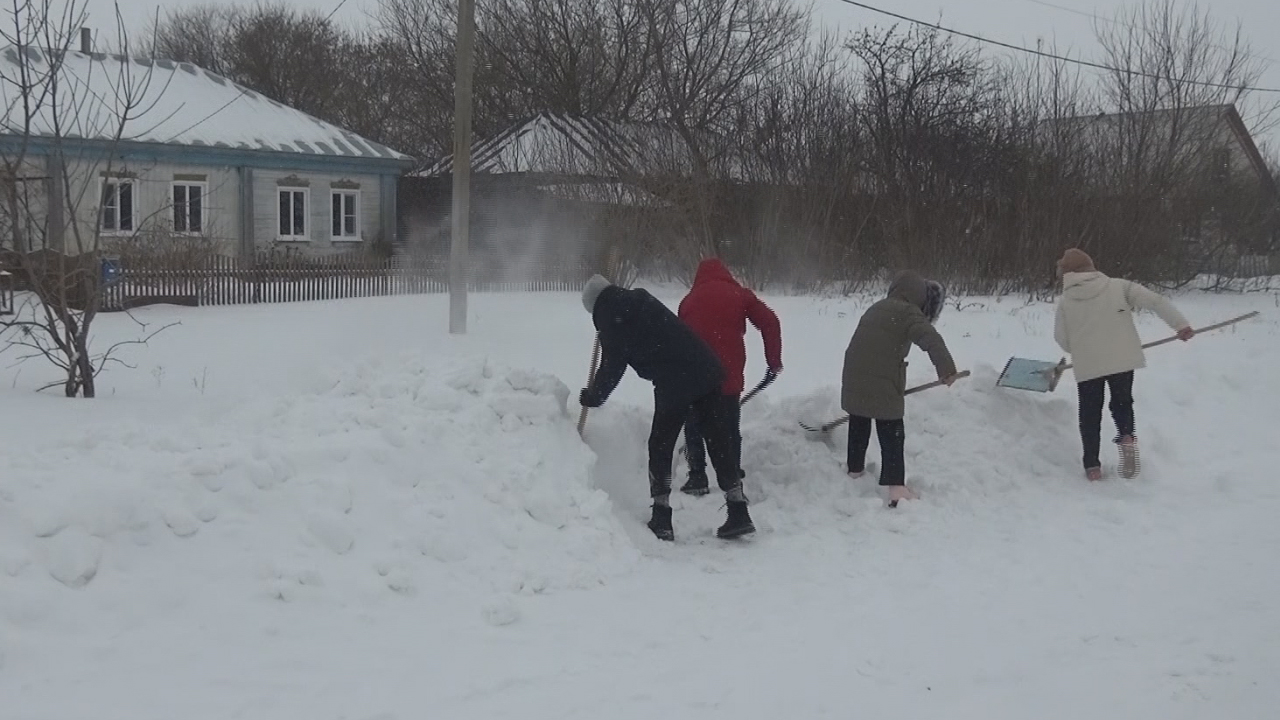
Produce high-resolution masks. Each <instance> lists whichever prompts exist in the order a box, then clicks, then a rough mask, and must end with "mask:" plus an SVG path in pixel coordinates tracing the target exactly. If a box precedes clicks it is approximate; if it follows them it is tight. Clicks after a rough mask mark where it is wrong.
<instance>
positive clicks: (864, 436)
mask: <svg viewBox="0 0 1280 720" xmlns="http://www.w3.org/2000/svg"><path fill="white" fill-rule="evenodd" d="M930 285H931V283H929V282H928V281H926V280H925V279H924V278H923V277H921V276H920V275H919V274H918V273H915V272H912V271H910V270H908V271H905V272H901V273H899V274H898V276H897V277H896V278H894V280H893V283H892V284H890V285H889V295H888V297H886V298H885V299H883V300H881V301H879V302H877V303H876V304H874V305H872V306H871V307H870V308H868V309H867V311H866V312H865V313H863V315H862V319H861V320H860V321H859V322H858V328H857V330H855V331H854V333H853V338H852V339H851V340H850V341H849V347H848V349H846V350H845V353H844V375H843V379H842V382H841V388H840V405H841V407H842V408H844V410H845V412H847V413H849V455H848V461H849V475H851V476H852V477H861V476H862V474H863V472H865V467H866V466H865V462H866V455H867V446H868V445H869V444H870V442H871V425H872V422H873V421H874V422H875V425H876V435H877V436H878V437H879V439H880V456H881V465H882V467H881V469H880V484H881V485H882V486H886V487H888V488H889V503H890V505H895V506H896V505H897V503H898V501H899V500H906V499H911V498H914V497H916V495H915V493H914V492H912V491H911V490H910V489H908V488H907V486H906V461H905V458H904V453H903V443H904V441H905V438H906V427H905V424H904V422H903V416H904V415H905V414H906V402H905V393H906V389H907V387H906V386H907V363H906V357H907V353H908V352H910V350H911V346H912V345H913V344H914V345H916V346H918V347H919V348H920V349H921V350H924V351H925V352H926V353H928V354H929V360H930V361H932V362H933V367H934V369H936V370H937V372H938V379H940V380H942V381H943V382H945V383H946V384H947V385H951V383H953V382H955V376H956V365H955V362H954V361H953V360H952V359H951V352H950V351H949V350H947V344H946V343H945V342H944V341H943V340H942V336H941V335H939V334H938V331H937V330H936V329H935V328H934V326H933V321H934V320H936V319H937V313H938V312H939V311H940V309H941V302H940V299H939V297H938V295H939V294H940V292H941V286H939V285H937V284H936V283H932V285H934V286H935V290H936V291H937V292H935V293H934V298H933V300H934V301H933V302H931V301H930V300H931V298H930V294H931V293H930ZM926 310H929V311H931V312H930V314H929V315H926Z"/></svg>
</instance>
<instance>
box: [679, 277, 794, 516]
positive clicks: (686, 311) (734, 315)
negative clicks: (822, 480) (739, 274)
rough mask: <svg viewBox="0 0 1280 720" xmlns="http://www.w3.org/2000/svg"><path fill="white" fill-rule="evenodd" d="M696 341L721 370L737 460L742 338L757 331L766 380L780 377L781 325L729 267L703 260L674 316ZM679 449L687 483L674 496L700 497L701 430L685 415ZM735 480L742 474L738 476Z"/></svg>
mask: <svg viewBox="0 0 1280 720" xmlns="http://www.w3.org/2000/svg"><path fill="white" fill-rule="evenodd" d="M677 312H678V314H679V316H680V319H681V320H684V321H685V323H686V324H688V325H689V327H690V328H692V329H693V331H694V332H695V333H697V335H698V337H700V338H702V339H703V340H705V341H706V343H707V344H708V345H710V346H711V349H712V350H713V351H715V354H716V357H718V358H720V363H721V364H722V365H723V366H724V369H725V380H724V384H723V385H721V386H720V395H721V398H722V400H723V402H724V408H723V410H722V412H724V413H725V414H727V415H729V416H731V418H732V423H733V431H734V441H735V442H736V443H737V445H738V456H739V458H741V456H742V428H741V422H742V421H741V414H740V412H739V410H738V408H739V404H740V400H739V398H740V397H741V395H742V391H743V389H744V388H745V387H746V379H745V378H744V377H743V371H744V369H745V367H746V364H747V347H746V344H745V343H744V342H743V337H744V336H745V335H746V333H747V323H748V322H750V323H751V324H752V325H754V326H755V328H756V329H757V330H759V331H760V337H761V338H762V339H763V340H764V357H765V363H766V364H767V366H768V371H767V373H766V375H765V377H766V379H767V380H772V379H773V378H774V377H777V375H778V373H780V372H782V326H781V324H780V323H779V322H778V316H777V314H775V313H774V312H773V310H771V309H770V308H769V306H768V305H765V304H764V302H762V301H761V300H760V298H758V297H756V294H755V293H753V292H751V291H750V290H748V289H747V288H745V287H743V286H742V285H740V284H738V281H737V280H734V278H733V275H732V274H731V273H730V272H729V268H727V267H725V264H724V263H723V262H722V261H721V260H720V259H719V258H707V259H706V260H703V261H702V262H701V263H699V264H698V271H697V273H695V275H694V278H693V287H692V288H690V289H689V294H688V295H685V297H684V300H681V301H680V308H679V310H678V311H677ZM684 438H685V445H686V447H687V448H688V460H689V480H688V482H686V483H685V484H684V487H682V488H680V492H683V493H688V494H689V495H706V494H707V493H708V492H710V490H709V488H708V486H707V458H706V453H705V451H704V448H703V438H702V430H701V428H700V426H699V425H698V419H697V417H696V416H695V415H693V414H691V415H690V416H689V419H688V421H687V422H686V423H685V426H684ZM738 475H739V477H743V476H744V474H743V473H742V472H741V471H739V473H738Z"/></svg>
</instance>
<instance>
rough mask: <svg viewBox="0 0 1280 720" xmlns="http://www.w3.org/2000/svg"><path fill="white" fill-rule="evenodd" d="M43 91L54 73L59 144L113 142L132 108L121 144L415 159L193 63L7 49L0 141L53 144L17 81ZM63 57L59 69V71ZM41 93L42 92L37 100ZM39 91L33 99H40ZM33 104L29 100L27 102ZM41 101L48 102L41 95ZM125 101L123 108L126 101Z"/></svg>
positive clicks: (2, 65) (49, 112)
mask: <svg viewBox="0 0 1280 720" xmlns="http://www.w3.org/2000/svg"><path fill="white" fill-rule="evenodd" d="M20 52H22V53H25V54H26V59H25V65H26V67H27V69H28V72H27V75H28V77H35V78H38V79H40V85H41V86H43V85H46V84H47V82H48V79H49V76H50V75H51V74H52V73H51V71H50V68H51V63H52V64H53V65H52V66H53V67H56V68H57V70H58V82H59V85H58V92H57V109H58V113H57V119H58V127H60V128H61V130H60V135H61V137H63V138H74V139H84V140H114V139H115V134H116V131H117V125H118V123H119V116H120V113H121V111H122V110H123V107H124V105H125V104H126V102H128V104H129V106H131V107H132V110H131V112H130V116H129V118H128V120H127V121H126V123H125V127H124V133H123V135H122V136H121V137H120V138H119V140H120V141H121V142H136V143H154V144H161V145H169V146H173V145H177V146H187V147H192V148H204V149H210V148H222V149H230V150H249V151H262V152H272V153H296V154H299V155H308V156H312V157H333V158H343V159H346V160H348V161H351V160H372V161H391V162H396V163H403V164H405V165H409V164H410V163H412V162H413V158H411V157H409V156H408V155H404V154H403V153H399V152H396V151H395V150H392V149H390V148H388V147H386V146H384V145H380V144H378V143H375V142H373V141H371V140H368V139H365V138H363V137H361V136H359V135H356V134H355V133H353V132H350V131H348V130H344V129H343V128H340V127H338V126H336V125H333V124H330V123H327V122H324V121H322V120H319V119H317V118H315V117H312V116H311V115H308V114H307V113H304V112H302V111H301V110H296V109H294V108H291V107H289V106H287V105H283V104H281V103H279V102H276V101H275V100H272V99H270V98H268V97H266V96H264V95H261V94H259V93H256V92H254V91H252V90H249V89H248V88H245V87H243V86H241V85H237V84H236V83H233V82H231V81H230V80H228V79H226V78H224V77H222V76H220V75H217V74H215V73H211V72H209V71H207V70H205V69H203V68H200V67H197V66H195V65H192V64H191V63H179V62H173V61H170V60H162V59H154V60H153V59H150V58H130V57H124V56H121V55H108V54H103V53H82V52H76V51H67V52H65V53H60V54H59V53H53V52H46V51H42V50H38V49H35V48H30V47H27V48H22V49H18V48H15V47H13V46H10V47H7V48H5V49H4V50H3V51H0V103H3V113H4V114H3V117H2V118H0V121H2V124H0V132H4V133H6V134H10V135H13V134H26V133H29V135H30V136H31V137H42V136H43V137H52V136H54V134H55V131H54V128H55V124H54V119H55V113H54V112H53V111H54V103H53V102H52V101H51V100H49V99H46V100H45V102H44V104H43V105H40V106H38V109H37V110H36V112H34V113H33V117H32V118H31V119H30V120H31V125H30V129H29V130H26V129H25V128H26V126H27V118H26V112H25V111H24V109H23V101H22V88H21V87H20V86H19V85H18V80H17V79H18V78H19V77H20V75H19V71H20V70H21V68H22V65H23V59H22V57H21V56H20V55H19V53H20ZM60 55H61V62H58V59H59V56H60ZM42 90H43V87H41V88H40V91H42ZM40 91H37V92H40ZM29 95H31V93H29ZM45 97H46V98H49V97H50V96H48V95H46V96H45ZM126 97H129V98H130V100H128V101H126V99H125V98H126Z"/></svg>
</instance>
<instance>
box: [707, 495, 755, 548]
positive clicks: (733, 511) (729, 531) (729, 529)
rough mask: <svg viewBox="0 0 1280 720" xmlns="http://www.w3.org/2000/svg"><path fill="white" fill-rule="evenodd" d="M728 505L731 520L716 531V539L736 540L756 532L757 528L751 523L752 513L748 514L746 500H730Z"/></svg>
mask: <svg viewBox="0 0 1280 720" xmlns="http://www.w3.org/2000/svg"><path fill="white" fill-rule="evenodd" d="M728 505H729V518H728V519H727V520H725V521H724V524H723V525H721V526H720V529H719V530H716V537H719V538H725V539H728V538H736V537H742V536H743V535H750V534H751V533H753V532H755V531H756V526H755V525H754V524H753V523H752V522H751V513H749V512H747V502H746V501H745V500H730V501H729V503H728Z"/></svg>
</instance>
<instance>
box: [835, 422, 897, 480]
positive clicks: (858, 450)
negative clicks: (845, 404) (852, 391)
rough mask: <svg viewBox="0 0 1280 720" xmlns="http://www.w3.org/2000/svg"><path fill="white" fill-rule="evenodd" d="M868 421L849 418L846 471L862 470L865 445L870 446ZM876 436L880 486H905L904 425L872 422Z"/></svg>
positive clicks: (865, 457) (864, 462)
mask: <svg viewBox="0 0 1280 720" xmlns="http://www.w3.org/2000/svg"><path fill="white" fill-rule="evenodd" d="M871 423H872V420H871V418H865V417H860V416H858V415H852V416H850V417H849V457H848V460H849V472H862V471H863V470H865V469H866V467H867V466H866V462H867V446H868V445H870V444H871ZM875 425H876V436H877V437H878V438H879V439H880V466H881V467H880V484H881V485H905V484H906V480H907V461H906V454H905V448H904V446H905V444H906V438H907V426H906V423H904V422H903V421H902V420H876V421H875Z"/></svg>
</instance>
